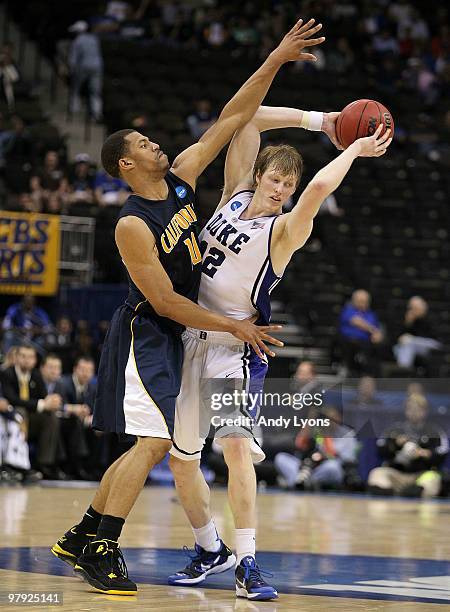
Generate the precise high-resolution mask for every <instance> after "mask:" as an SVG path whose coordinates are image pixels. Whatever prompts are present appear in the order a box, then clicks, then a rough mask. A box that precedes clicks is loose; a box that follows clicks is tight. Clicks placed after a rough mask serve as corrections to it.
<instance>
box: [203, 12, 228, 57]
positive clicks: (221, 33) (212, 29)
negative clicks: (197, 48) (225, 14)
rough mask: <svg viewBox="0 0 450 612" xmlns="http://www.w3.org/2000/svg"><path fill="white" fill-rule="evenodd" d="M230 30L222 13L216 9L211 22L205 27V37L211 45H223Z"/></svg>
mask: <svg viewBox="0 0 450 612" xmlns="http://www.w3.org/2000/svg"><path fill="white" fill-rule="evenodd" d="M228 36H229V34H228V31H227V29H226V27H225V24H224V22H223V19H221V13H220V12H219V11H218V10H214V11H213V12H212V14H211V18H210V20H209V22H208V23H207V24H206V26H205V28H204V29H203V39H204V40H205V42H206V43H207V45H209V46H210V47H216V48H218V47H222V46H223V45H225V43H226V42H227V40H228Z"/></svg>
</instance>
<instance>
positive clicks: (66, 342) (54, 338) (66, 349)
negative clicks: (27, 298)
mask: <svg viewBox="0 0 450 612" xmlns="http://www.w3.org/2000/svg"><path fill="white" fill-rule="evenodd" d="M72 332H73V325H72V321H71V320H70V319H69V317H66V316H61V317H59V318H58V319H57V321H56V325H55V327H54V328H53V329H52V330H51V331H50V332H49V333H48V334H47V335H46V337H45V349H46V350H47V351H49V352H51V353H56V355H57V356H58V357H59V358H60V359H61V362H62V365H63V372H68V371H69V370H70V368H71V367H72V362H73V353H74V342H73V337H72Z"/></svg>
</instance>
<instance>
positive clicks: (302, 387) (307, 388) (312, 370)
mask: <svg viewBox="0 0 450 612" xmlns="http://www.w3.org/2000/svg"><path fill="white" fill-rule="evenodd" d="M293 382H294V385H295V389H296V390H298V391H301V392H302V393H303V394H305V393H309V394H311V395H314V394H315V393H321V392H322V386H323V385H322V384H321V383H320V382H319V380H318V378H317V372H316V366H315V365H314V363H313V362H312V361H301V362H300V363H299V364H298V366H297V369H296V371H295V375H294V381H293Z"/></svg>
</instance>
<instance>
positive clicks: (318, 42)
mask: <svg viewBox="0 0 450 612" xmlns="http://www.w3.org/2000/svg"><path fill="white" fill-rule="evenodd" d="M324 40H325V36H321V37H320V38H308V41H307V42H308V44H307V45H306V46H307V47H313V46H315V45H321V44H322V43H323V41H324Z"/></svg>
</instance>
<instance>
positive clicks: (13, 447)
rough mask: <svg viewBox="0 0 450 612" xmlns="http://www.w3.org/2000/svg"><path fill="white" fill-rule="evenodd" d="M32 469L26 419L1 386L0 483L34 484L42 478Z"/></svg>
mask: <svg viewBox="0 0 450 612" xmlns="http://www.w3.org/2000/svg"><path fill="white" fill-rule="evenodd" d="M30 467H31V466H30V452H29V448H28V443H27V440H26V427H25V422H24V419H23V417H22V415H21V414H19V413H18V412H17V411H16V410H14V408H13V407H12V406H11V404H10V403H9V401H8V400H7V399H6V398H5V397H4V394H3V389H2V387H1V384H0V482H6V483H14V482H22V481H26V482H33V481H36V480H39V478H42V475H37V474H34V473H33V474H32V473H31V470H30Z"/></svg>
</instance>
